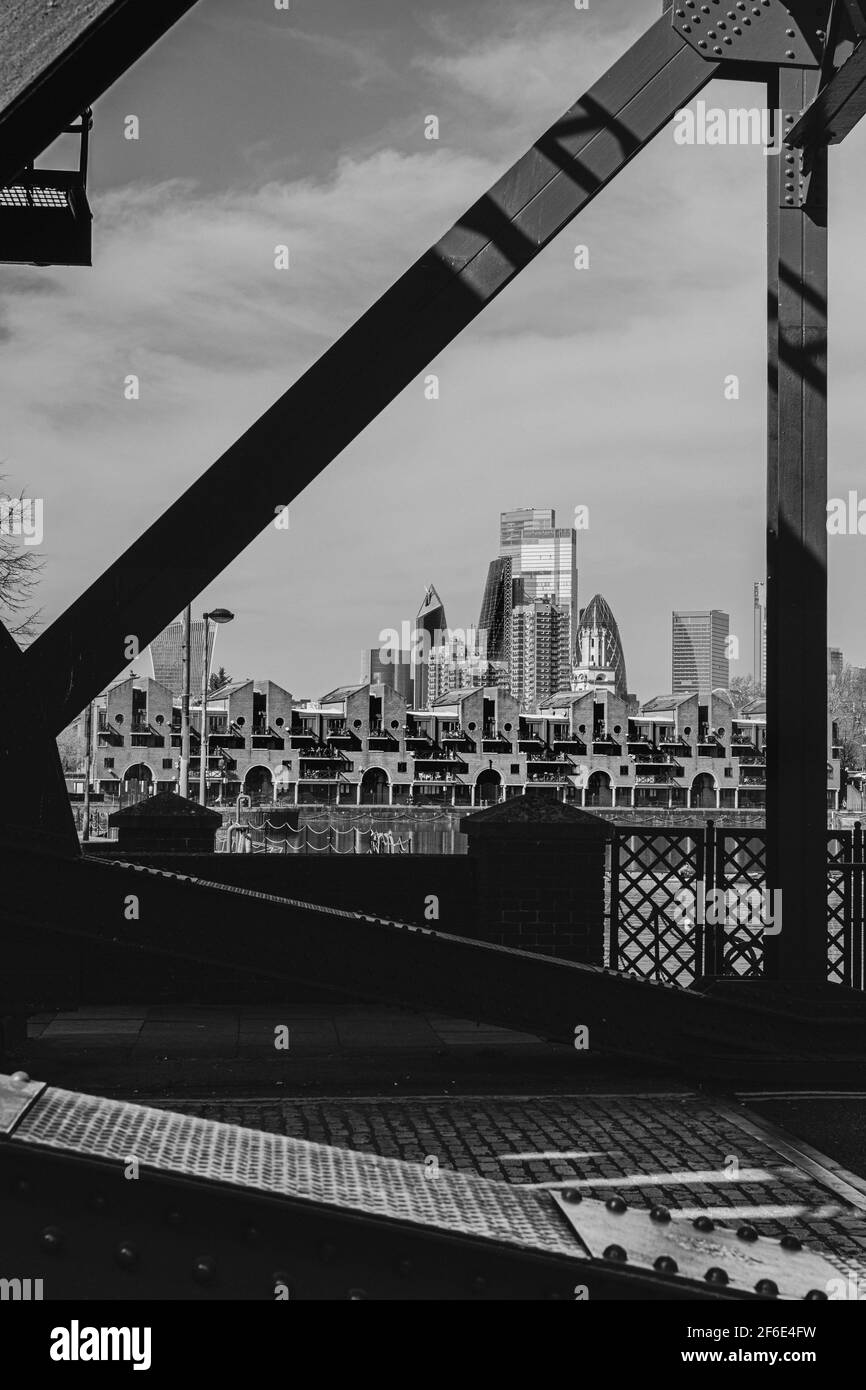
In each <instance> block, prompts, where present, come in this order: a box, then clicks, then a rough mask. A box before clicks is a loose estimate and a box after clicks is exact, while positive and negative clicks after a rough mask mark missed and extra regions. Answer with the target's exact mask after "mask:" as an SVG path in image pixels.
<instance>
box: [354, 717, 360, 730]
mask: <svg viewBox="0 0 866 1390" xmlns="http://www.w3.org/2000/svg"><path fill="white" fill-rule="evenodd" d="M360 727H361V721H360V719H353V720H352V728H353V729H360Z"/></svg>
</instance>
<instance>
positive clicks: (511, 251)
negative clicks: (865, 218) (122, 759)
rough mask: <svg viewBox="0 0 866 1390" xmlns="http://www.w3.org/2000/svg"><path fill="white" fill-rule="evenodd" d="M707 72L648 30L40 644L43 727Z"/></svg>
mask: <svg viewBox="0 0 866 1390" xmlns="http://www.w3.org/2000/svg"><path fill="white" fill-rule="evenodd" d="M717 69H718V64H717V63H716V62H713V61H707V59H706V58H705V57H703V56H701V54H700V53H699V52H698V51H697V50H696V49H694V48H692V47H690V46H689V45H688V44H687V43H686V42H685V40H684V39H683V38H682V37H681V36H680V35H679V34H678V33H676V32H675V31H674V30H673V29H672V27H671V23H670V20H669V19H668V18H666V17H663V18H661V19H659V20H658V21H657V22H656V23H655V24H654V25H653V26H652V28H651V29H649V30H648V32H647V33H646V34H645V35H644V37H643V38H641V39H640V40H639V41H638V42H637V43H636V44H635V45H634V46H633V47H632V48H631V49H630V50H629V52H628V53H626V54H625V55H624V57H623V58H621V59H620V60H619V61H618V62H617V63H615V64H614V65H613V67H612V68H611V69H610V71H609V72H608V73H607V74H606V75H605V76H604V77H603V78H602V79H601V81H600V82H598V83H597V84H596V85H595V86H594V87H593V88H592V89H591V90H590V91H589V92H588V93H587V94H586V95H585V96H584V97H583V98H581V100H580V101H578V102H577V103H576V104H575V105H574V106H573V107H571V109H570V110H569V111H567V112H566V113H565V115H564V116H563V117H562V118H561V120H559V121H558V122H557V123H556V125H554V126H553V127H552V128H551V129H550V130H549V131H548V132H547V133H546V134H545V135H543V136H542V137H541V139H540V140H539V141H538V142H537V143H536V144H535V145H534V146H533V148H532V149H531V150H529V151H528V152H527V153H526V154H525V155H524V156H523V157H522V158H521V159H520V160H518V162H517V163H516V164H515V165H514V166H513V168H512V169H511V170H510V171H509V172H508V173H507V174H505V175H504V176H503V177H502V178H501V179H500V180H499V182H498V183H497V184H495V185H494V187H493V188H492V189H491V190H490V191H489V192H488V193H486V194H485V195H484V196H483V197H482V198H481V199H480V200H479V201H478V202H477V203H476V204H475V205H474V207H472V208H470V209H469V211H468V212H467V213H466V214H465V215H464V216H463V217H462V218H461V220H460V221H459V222H458V223H457V224H456V225H455V226H454V227H453V228H452V230H451V231H450V232H448V233H447V234H446V235H445V237H444V238H443V239H442V240H441V241H440V242H439V243H438V244H437V245H436V246H435V247H433V248H432V250H430V251H428V252H427V253H426V255H424V256H422V258H421V259H420V260H419V261H418V262H417V263H416V264H415V265H414V266H413V267H412V268H411V269H410V270H409V271H408V272H407V273H406V274H405V275H404V276H403V277H402V278H401V279H400V280H398V281H397V283H396V284H395V285H394V286H392V288H391V289H390V290H389V291H388V292H387V293H386V294H385V295H384V296H383V297H382V298H381V299H380V300H379V301H378V303H377V304H375V305H374V306H373V308H371V309H370V310H368V311H367V313H366V314H364V315H363V316H362V318H361V319H359V320H358V322H357V323H356V324H355V325H354V327H352V328H351V329H349V331H348V332H347V333H345V334H344V336H343V337H342V338H341V339H340V340H339V341H338V342H337V343H336V344H334V346H333V347H331V348H330V349H329V351H328V352H326V353H325V354H324V356H323V357H321V358H320V359H319V361H318V362H317V363H316V364H315V365H314V366H313V367H311V368H310V370H309V371H308V372H306V374H305V375H304V376H303V377H301V379H300V380H299V381H297V382H296V383H295V384H294V385H293V386H292V387H290V388H289V390H288V391H287V392H286V393H285V395H283V396H282V397H281V398H280V400H278V401H277V402H276V403H275V404H274V405H273V406H272V407H271V408H270V409H269V410H268V411H267V412H266V413H265V414H264V415H263V416H262V417H261V419H260V420H258V421H257V422H256V423H255V424H254V425H253V426H252V427H251V428H250V429H249V430H248V431H247V432H246V434H244V435H243V436H242V437H241V439H239V440H238V441H237V443H235V444H234V445H233V446H232V447H231V448H230V449H228V451H227V452H226V453H225V454H223V456H222V458H221V459H219V460H218V462H217V463H215V464H214V465H213V466H212V467H211V468H210V469H209V470H208V471H207V472H206V473H205V474H204V475H203V476H202V477H201V478H200V479H199V480H198V481H197V482H196V483H194V484H193V486H192V487H191V488H189V490H188V491H187V492H186V493H185V494H184V495H183V496H182V497H181V498H180V499H179V500H178V501H177V502H176V503H175V504H174V505H173V506H172V507H171V508H169V510H168V511H167V512H165V513H164V515H163V516H162V517H161V518H160V519H159V520H158V521H156V522H155V523H154V525H153V526H151V527H150V529H149V530H148V531H147V532H146V533H145V534H144V536H142V537H141V538H140V539H139V540H138V541H137V542H136V543H135V544H134V545H133V546H132V547H131V548H130V549H129V550H128V551H127V552H126V553H125V554H124V555H123V556H122V557H121V558H120V559H119V560H118V561H117V562H116V563H115V564H114V565H112V566H111V568H110V569H108V570H107V571H106V573H105V574H104V575H103V576H102V577H101V578H100V579H98V580H97V581H96V583H95V584H93V585H92V586H91V588H90V589H89V590H88V591H87V592H86V593H85V594H84V595H83V596H82V597H81V598H80V599H79V600H78V601H77V602H76V603H74V604H73V605H72V607H71V608H69V609H67V611H66V612H65V613H64V614H63V615H62V616H61V617H60V618H58V619H57V621H56V622H55V623H54V624H53V625H52V626H51V627H50V628H49V629H48V630H47V631H46V632H45V633H44V634H43V635H42V636H41V637H40V638H39V640H38V641H37V642H36V643H35V644H34V646H33V648H32V651H31V653H30V654H29V656H28V666H29V669H30V674H31V676H32V678H33V681H34V687H35V688H36V689H38V690H39V692H40V696H41V698H42V699H43V701H44V708H45V713H46V719H47V722H48V723H49V724H50V725H51V726H52V727H54V728H56V729H57V730H58V731H59V730H60V729H61V728H63V727H64V725H65V724H66V723H68V721H69V719H70V718H74V716H75V715H76V714H77V713H78V712H79V711H80V710H81V709H82V708H83V707H84V705H85V704H86V703H87V701H88V699H90V698H93V697H95V696H96V695H97V694H98V693H99V692H100V691H101V690H102V689H103V688H104V687H105V685H107V684H108V682H109V681H110V680H111V679H112V678H113V677H114V676H115V675H116V674H117V672H118V671H119V670H120V669H122V667H123V665H124V664H125V663H124V656H123V652H124V641H125V639H126V638H127V637H128V635H129V634H133V633H134V634H135V635H136V636H137V638H138V640H139V645H140V646H141V647H142V648H143V647H144V646H146V645H147V643H148V642H150V641H151V640H152V639H153V638H154V637H155V636H156V635H157V634H158V633H159V632H160V631H161V630H162V629H163V628H164V627H165V626H166V624H167V623H169V622H170V621H171V620H172V619H173V618H174V616H175V614H176V613H177V612H178V611H179V610H180V609H181V608H183V606H184V605H185V604H187V603H189V602H190V600H192V599H193V598H195V597H196V596H197V595H198V594H199V593H201V592H202V590H203V589H204V588H205V587H206V586H207V585H208V584H209V583H210V582H211V580H212V579H214V578H215V576H216V575H218V574H220V573H221V572H222V570H224V569H225V568H226V566H227V565H228V564H229V563H230V562H231V561H232V560H233V559H235V557H236V556H237V555H239V554H240V553H241V551H242V550H243V549H244V548H245V547H246V546H247V545H249V543H250V542H251V541H252V540H253V539H254V538H255V536H256V535H258V534H259V532H261V531H262V530H263V529H264V528H265V527H266V526H268V525H269V524H270V523H271V522H272V521H273V518H274V515H275V511H276V510H277V509H278V508H279V507H283V506H285V505H286V504H287V503H289V502H291V500H292V499H293V498H294V497H297V495H298V494H299V493H300V492H301V491H302V490H303V488H305V487H306V486H307V484H308V483H309V482H311V481H312V480H313V478H315V477H316V476H317V475H318V474H319V473H320V472H321V471H322V470H323V469H324V468H326V467H327V465H328V464H329V463H330V462H331V461H332V460H333V459H334V458H336V456H337V455H338V454H339V453H340V452H341V451H342V450H343V449H344V448H345V447H346V446H347V445H348V444H349V443H351V441H352V440H353V439H354V438H355V437H356V436H357V435H358V434H359V433H360V432H361V431H362V430H363V429H364V428H365V427H366V426H367V425H368V424H369V423H370V421H371V420H373V419H375V417H376V416H377V415H378V414H379V413H380V411H382V410H383V409H384V408H385V406H387V405H388V404H389V403H390V402H391V401H392V400H393V399H394V397H395V396H396V395H397V394H398V392H399V391H401V390H402V389H403V388H404V387H405V386H406V385H408V383H409V382H410V381H412V380H413V379H414V378H415V377H417V376H418V375H419V373H420V372H421V371H422V370H423V369H424V368H425V367H426V366H427V364H428V363H429V362H430V361H431V359H432V358H433V357H435V356H436V355H437V354H438V353H439V352H441V351H442V350H443V349H444V348H445V347H447V345H448V344H449V343H450V342H452V340H453V339H454V338H455V337H456V336H457V334H458V333H460V332H461V331H462V330H463V329H464V328H465V327H466V326H467V324H469V323H471V322H472V320H473V319H474V318H476V317H477V315H478V314H479V313H480V312H481V311H482V309H484V308H485V306H486V305H487V304H488V303H490V301H491V300H492V299H493V298H495V296H496V295H497V294H499V293H500V291H501V290H503V289H504V288H505V287H506V285H508V284H509V283H510V282H511V281H512V280H513V279H514V278H515V277H516V276H517V275H518V274H519V273H520V271H521V270H522V269H524V267H525V266H527V265H528V264H529V263H530V262H531V261H532V260H533V259H534V258H535V257H536V256H537V255H538V253H539V252H540V251H541V250H542V249H543V248H544V247H545V246H546V245H547V244H548V243H549V242H550V241H551V240H552V239H553V237H555V236H556V234H557V233H558V232H559V231H561V230H562V228H563V227H565V226H566V225H567V224H568V223H569V222H570V221H571V220H572V219H573V218H574V217H575V216H576V215H577V214H578V213H579V212H580V211H581V210H582V209H583V208H584V207H586V205H587V204H588V203H589V202H590V201H591V200H592V199H593V198H594V197H595V196H596V194H598V193H599V192H600V191H601V190H602V189H603V188H604V187H605V186H606V185H607V184H608V183H609V182H610V181H611V180H612V179H613V178H614V177H615V176H616V174H618V173H619V172H620V170H622V169H623V168H624V167H625V166H626V165H627V164H628V163H630V162H631V160H632V159H633V158H634V156H635V155H636V154H638V153H639V152H640V151H641V150H642V149H643V148H644V146H645V145H647V144H648V143H649V141H650V140H651V139H652V138H653V136H654V135H656V134H657V133H658V132H659V131H660V130H661V129H662V128H663V127H664V126H665V125H666V124H667V123H668V121H669V120H670V119H671V118H672V117H673V116H674V114H675V113H676V111H677V110H679V109H680V108H681V107H683V106H685V105H687V104H688V102H689V101H690V100H691V99H692V97H694V96H695V94H696V93H697V92H699V91H701V89H702V88H703V87H705V86H706V85H707V83H708V82H709V81H710V80H711V79H712V77H713V76H714V75H715V73H716V71H717ZM227 515H231V518H232V524H231V526H226V525H224V520H225V517H226V516H227ZM177 556H183V557H184V567H183V568H180V567H178V566H176V565H175V563H174V560H175V557H177Z"/></svg>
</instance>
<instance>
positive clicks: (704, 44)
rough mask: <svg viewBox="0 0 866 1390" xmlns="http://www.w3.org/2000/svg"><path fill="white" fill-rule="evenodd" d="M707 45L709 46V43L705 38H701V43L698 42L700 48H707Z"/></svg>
mask: <svg viewBox="0 0 866 1390" xmlns="http://www.w3.org/2000/svg"><path fill="white" fill-rule="evenodd" d="M706 46H707V45H706V42H705V40H704V39H701V40H700V41H699V43H698V48H706Z"/></svg>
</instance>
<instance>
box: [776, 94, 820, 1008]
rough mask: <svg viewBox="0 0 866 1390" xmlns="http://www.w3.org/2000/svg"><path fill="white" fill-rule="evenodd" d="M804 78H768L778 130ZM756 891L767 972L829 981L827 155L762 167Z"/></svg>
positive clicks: (798, 155)
mask: <svg viewBox="0 0 866 1390" xmlns="http://www.w3.org/2000/svg"><path fill="white" fill-rule="evenodd" d="M817 81H818V75H817V73H815V72H807V71H796V70H780V71H779V73H778V77H777V79H776V82H775V83H771V84H770V105H771V107H772V108H774V109H776V110H780V111H781V113H782V115H781V120H782V124H783V128H784V129H790V128H792V127H793V124H794V122H795V121H796V119H797V116H798V115H799V113H800V111H802V110H803V108H804V107H805V106H807V105H808V103H809V102H810V101H811V100H812V98H813V96H814V93H815V89H816V85H817ZM768 224H769V228H768V230H769V234H768V304H769V373H768V380H769V392H768V430H767V439H768V449H767V741H768V750H767V883H768V887H770V888H771V889H776V888H778V889H781V891H782V930H781V933H780V934H779V935H778V936H775V937H767V938H765V941H766V946H767V951H766V970H767V973H768V974H769V975H771V976H776V977H779V978H783V979H787V980H803V981H810V982H812V983H820V982H821V981H824V980H826V978H827V942H826V937H827V886H826V877H827V874H826V827H827V770H826V768H827V729H826V715H827V682H826V660H825V652H826V648H827V529H826V516H827V512H826V505H827V151H826V149H825V148H820V149H815V148H813V149H811V150H809V151H806V152H805V154H804V152H801V151H783V153H782V155H781V156H779V157H778V158H773V159H771V160H770V161H769V168H768Z"/></svg>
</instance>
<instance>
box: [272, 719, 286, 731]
mask: <svg viewBox="0 0 866 1390" xmlns="http://www.w3.org/2000/svg"><path fill="white" fill-rule="evenodd" d="M285 722H286V721H285V719H275V720H274V723H275V724H276V726H277V728H278V729H281V728H282V727H283V725H284V724H285Z"/></svg>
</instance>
